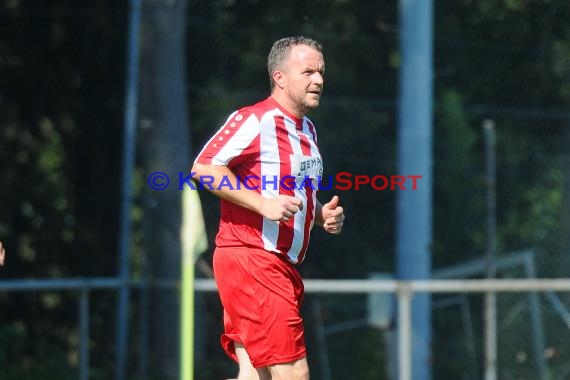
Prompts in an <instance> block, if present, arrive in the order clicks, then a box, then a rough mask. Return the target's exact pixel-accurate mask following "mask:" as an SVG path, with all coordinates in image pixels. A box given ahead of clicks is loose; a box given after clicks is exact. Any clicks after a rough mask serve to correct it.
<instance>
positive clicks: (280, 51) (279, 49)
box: [267, 36, 323, 90]
mask: <svg viewBox="0 0 570 380" xmlns="http://www.w3.org/2000/svg"><path fill="white" fill-rule="evenodd" d="M298 45H307V46H310V47H312V48H313V49H315V50H317V51H319V52H321V53H322V52H323V47H322V45H321V44H320V43H318V42H317V41H315V40H313V39H311V38H307V37H303V36H295V37H286V38H282V39H280V40H278V41H276V42H275V43H274V44H273V46H272V47H271V50H270V51H269V55H268V56H267V71H268V73H269V87H270V88H271V89H272V90H273V87H274V86H275V83H274V82H273V73H274V72H275V71H276V70H279V68H280V67H281V65H282V64H283V62H285V60H287V58H288V57H289V53H290V52H291V48H293V46H298Z"/></svg>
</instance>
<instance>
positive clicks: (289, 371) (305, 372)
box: [267, 358, 309, 380]
mask: <svg viewBox="0 0 570 380" xmlns="http://www.w3.org/2000/svg"><path fill="white" fill-rule="evenodd" d="M267 368H268V369H269V373H270V374H271V379H273V380H309V365H308V364H307V358H302V359H299V360H296V361H294V362H291V363H286V364H276V365H272V366H268V367H267Z"/></svg>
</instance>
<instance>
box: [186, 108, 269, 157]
mask: <svg viewBox="0 0 570 380" xmlns="http://www.w3.org/2000/svg"><path fill="white" fill-rule="evenodd" d="M259 133H260V125H259V120H258V119H257V117H256V115H255V114H254V113H252V112H248V111H247V110H240V111H236V112H234V113H233V114H231V115H230V117H229V118H228V119H227V120H226V123H225V124H224V125H223V126H222V127H221V128H220V129H218V131H217V132H216V133H215V134H214V136H212V138H211V139H210V140H209V141H208V142H207V143H206V145H205V146H204V148H202V151H201V152H200V153H199V154H198V157H197V158H196V161H195V162H196V163H199V164H205V165H224V166H228V165H229V163H230V162H231V161H232V160H233V159H234V158H236V157H240V158H242V159H246V158H245V157H243V156H244V155H245V154H247V151H248V148H249V147H250V146H251V144H252V143H253V141H255V140H256V138H257V137H258V136H259Z"/></svg>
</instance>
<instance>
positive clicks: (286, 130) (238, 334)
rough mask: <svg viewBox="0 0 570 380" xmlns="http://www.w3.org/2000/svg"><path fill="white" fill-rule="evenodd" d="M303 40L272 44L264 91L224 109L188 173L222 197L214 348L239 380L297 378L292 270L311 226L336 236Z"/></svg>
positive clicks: (337, 219) (297, 283) (317, 90)
mask: <svg viewBox="0 0 570 380" xmlns="http://www.w3.org/2000/svg"><path fill="white" fill-rule="evenodd" d="M322 50H323V49H322V46H321V45H320V44H319V43H318V42H316V41H314V40H312V39H309V38H305V37H289V38H284V39H281V40H279V41H277V42H275V43H274V45H273V47H272V48H271V51H270V52H269V56H268V59H267V69H268V72H269V80H270V88H271V96H269V97H268V98H266V99H265V100H262V101H260V102H259V103H256V104H254V105H251V106H249V107H245V108H242V109H239V110H238V111H236V112H234V113H232V114H231V115H230V116H229V118H228V119H227V121H226V123H225V124H224V125H223V126H222V127H221V128H220V129H219V130H218V131H217V132H216V133H215V134H214V136H213V137H212V138H211V139H210V140H209V141H208V142H207V143H206V145H205V147H204V148H203V149H202V151H201V152H200V153H199V155H198V157H197V158H196V161H195V163H194V166H193V167H192V172H193V173H194V178H195V179H198V180H199V181H200V182H201V183H202V179H208V180H207V181H206V180H204V181H203V182H204V183H206V182H207V183H208V185H204V187H205V188H207V189H208V190H210V191H212V193H214V194H215V195H217V196H218V197H220V198H221V217H220V225H219V231H218V234H217V236H216V249H215V252H214V277H215V279H216V283H217V286H218V291H219V295H220V299H221V302H222V306H223V308H224V334H222V337H221V343H222V347H223V348H224V350H225V351H226V353H227V354H228V355H229V356H230V357H231V358H233V359H234V360H235V361H237V362H238V364H239V375H238V379H240V380H244V379H247V380H249V379H256V380H257V379H261V380H266V379H273V380H301V379H302V380H306V379H309V368H308V365H307V359H306V349H305V341H304V328H303V320H302V318H301V315H300V307H301V303H302V299H303V292H304V288H303V281H302V279H301V277H300V275H299V273H298V270H297V268H296V265H297V264H300V263H301V262H302V261H303V259H304V257H305V252H306V251H307V246H308V243H309V234H310V232H311V229H312V228H313V225H314V224H317V225H320V226H322V227H323V228H324V230H325V231H326V232H328V233H331V234H338V233H340V231H341V229H342V225H343V220H344V218H345V216H344V211H343V209H342V207H340V206H339V198H338V196H334V197H333V198H332V199H331V200H330V201H329V202H328V203H326V204H324V205H323V204H321V203H320V202H319V201H318V200H317V197H316V194H317V190H318V180H319V179H320V178H321V176H322V171H323V168H322V159H321V155H320V153H319V149H318V147H317V131H316V128H315V126H314V125H313V123H312V122H311V121H310V120H309V119H308V118H307V117H306V116H305V114H306V113H307V112H308V111H310V110H312V109H315V108H317V107H318V105H319V102H320V99H321V94H322V91H323V83H324V81H323V76H324V72H325V61H324V58H323V53H322Z"/></svg>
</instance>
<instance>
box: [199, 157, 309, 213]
mask: <svg viewBox="0 0 570 380" xmlns="http://www.w3.org/2000/svg"><path fill="white" fill-rule="evenodd" d="M191 172H192V173H195V174H194V177H195V178H200V177H202V178H205V177H208V178H213V182H212V186H211V187H206V188H207V189H208V190H209V191H210V192H212V193H213V194H214V195H216V196H218V197H220V198H222V199H224V200H227V201H229V202H232V203H235V204H237V205H239V206H241V207H244V208H246V209H248V210H251V211H254V212H256V213H258V214H261V215H262V216H264V217H265V218H267V219H269V220H274V221H287V220H289V219H290V218H292V217H293V216H294V215H295V214H296V213H297V212H298V211H299V210H302V209H303V203H302V202H301V200H300V199H298V198H295V197H291V196H288V195H278V196H277V197H275V198H265V197H264V196H262V195H261V194H259V193H258V192H257V191H255V190H250V189H247V188H242V187H243V186H238V179H237V178H236V176H235V174H234V173H233V172H232V171H231V170H230V169H229V168H228V167H227V166H225V165H205V164H199V163H195V164H194V166H192V170H191ZM222 180H223V181H224V183H226V184H227V183H228V182H229V183H231V186H219V184H220V183H221V181H222Z"/></svg>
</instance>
